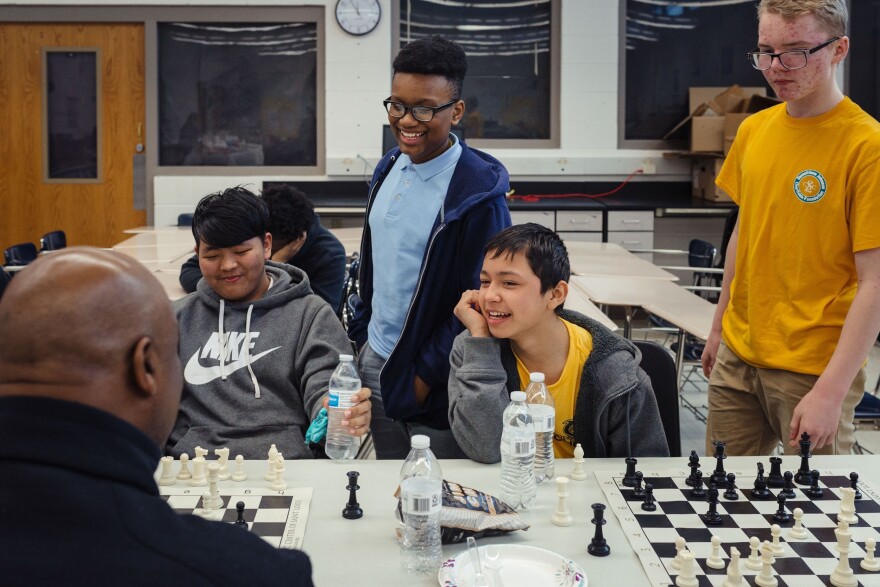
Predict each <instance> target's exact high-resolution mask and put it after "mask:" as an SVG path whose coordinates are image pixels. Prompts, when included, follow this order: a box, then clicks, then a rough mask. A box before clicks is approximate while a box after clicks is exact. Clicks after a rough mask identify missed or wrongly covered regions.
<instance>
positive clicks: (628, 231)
mask: <svg viewBox="0 0 880 587" xmlns="http://www.w3.org/2000/svg"><path fill="white" fill-rule="evenodd" d="M608 242H609V243H617V244H618V245H620V246H622V247H623V248H624V249H627V250H633V249H652V248H654V212H653V211H650V210H643V211H642V210H640V211H630V210H625V211H624V210H617V211H613V210H612V211H609V212H608ZM637 255H638V256H639V257H642V258H643V259H645V260H646V261H650V262H652V263H653V262H654V255H653V254H652V253H637Z"/></svg>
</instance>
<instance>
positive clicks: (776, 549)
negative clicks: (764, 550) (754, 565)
mask: <svg viewBox="0 0 880 587" xmlns="http://www.w3.org/2000/svg"><path fill="white" fill-rule="evenodd" d="M770 536H772V537H773V540H771V541H770V552H772V553H773V556H782V555H783V554H785V547H783V546H782V544H780V543H779V538H780V537H782V528H780V527H779V524H773V525H772V526H770Z"/></svg>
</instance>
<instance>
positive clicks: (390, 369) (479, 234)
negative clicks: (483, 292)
mask: <svg viewBox="0 0 880 587" xmlns="http://www.w3.org/2000/svg"><path fill="white" fill-rule="evenodd" d="M399 156H400V149H397V148H395V149H392V150H391V151H390V152H389V153H388V154H386V155H385V157H383V158H382V160H381V161H380V162H379V164H378V165H377V166H376V171H375V172H374V173H373V179H372V182H371V185H370V199H369V202H368V203H367V215H366V219H365V222H364V236H363V240H362V241H361V255H360V259H361V266H360V274H359V277H358V280H359V288H360V297H361V303H360V305H359V306H358V307H356V308H355V315H354V317H353V318H352V320H351V323H350V324H349V336H350V337H351V338H352V340H354V341H355V342H356V344H357V346H358V348H360V347H361V346H362V345H363V344H364V343H365V342H366V341H367V324H368V323H369V321H370V315H371V313H372V304H371V301H372V297H373V255H372V245H371V241H370V238H371V237H370V222H369V218H370V210H371V209H372V207H373V202H374V200H375V198H376V194H377V193H378V191H379V186H380V185H382V182H383V181H384V179H385V177H386V176H387V175H388V172H389V171H390V170H391V168H392V167H393V166H394V162H395V161H396V160H397V158H398V157H399ZM509 189H510V177H509V176H508V174H507V170H506V169H505V168H504V165H502V164H501V162H499V161H498V160H496V159H495V158H493V157H492V156H491V155H488V154H486V153H483V152H482V151H477V150H476V149H470V148H468V146H467V144H465V143H464V142H462V143H461V157H460V158H459V160H458V163H457V164H456V166H455V171H454V172H453V174H452V179H451V180H450V182H449V189H448V191H447V192H446V198H445V200H444V201H443V206H442V207H441V209H440V214H439V215H438V216H437V219H436V220H435V221H434V227H433V228H432V229H431V237H430V238H429V239H428V246H427V249H426V250H425V255H424V257H423V258H422V267H421V273H420V275H419V280H418V283H417V285H416V291H415V293H414V294H413V299H412V302H411V303H410V306H409V309H408V311H407V315H406V320H405V322H404V325H403V331H402V332H401V333H400V339H399V340H398V341H397V344H396V345H395V346H394V350H392V351H391V356H389V357H388V361H387V363H385V367H384V368H383V369H382V372H381V374H380V376H379V383H380V385H381V389H382V402H383V404H384V406H385V414H386V415H387V416H388V417H389V418H392V419H395V420H410V421H416V422H421V423H424V424H426V425H428V426H431V427H433V428H438V429H448V428H449V419H448V416H447V413H448V408H449V397H448V395H447V392H446V386H447V384H448V380H449V351H450V350H452V341H453V340H454V339H455V337H456V335H457V334H458V333H459V332H461V331H462V329H463V326H462V325H461V322H459V321H458V319H457V318H456V317H455V315H454V314H453V309H454V308H455V305H456V304H457V303H458V300H459V299H461V293H462V292H463V291H464V290H467V289H476V288H477V287H479V283H480V270H481V269H482V266H483V247H484V246H485V245H486V243H487V242H488V241H489V239H490V238H491V237H492V236H494V235H495V233H497V232H498V231H500V230H503V229H505V228H507V227H508V226H510V212H509V211H508V209H507V200H506V197H505V194H506V193H507V192H508V191H509ZM402 303H406V301H403V302H402ZM416 374H418V376H419V377H421V378H422V379H423V380H424V381H425V383H427V384H428V386H429V387H430V388H431V394H430V395H429V396H428V399H427V401H426V403H425V406H424V407H422V408H420V407H419V405H418V404H417V402H416V399H415V392H414V380H415V375H416Z"/></svg>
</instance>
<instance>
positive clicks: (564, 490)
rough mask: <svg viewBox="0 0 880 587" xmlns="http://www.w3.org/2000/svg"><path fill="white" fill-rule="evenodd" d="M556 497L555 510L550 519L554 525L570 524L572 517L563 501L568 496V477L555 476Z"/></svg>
mask: <svg viewBox="0 0 880 587" xmlns="http://www.w3.org/2000/svg"><path fill="white" fill-rule="evenodd" d="M556 498H557V500H556V511H555V512H553V517H552V518H551V519H550V521H551V522H553V524H554V525H556V526H571V523H572V521H573V520H574V518H572V515H571V512H570V511H569V510H568V504H567V503H566V501H565V500H566V499H567V498H568V477H557V478H556Z"/></svg>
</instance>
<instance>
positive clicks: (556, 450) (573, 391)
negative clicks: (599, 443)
mask: <svg viewBox="0 0 880 587" xmlns="http://www.w3.org/2000/svg"><path fill="white" fill-rule="evenodd" d="M562 323H563V324H565V328H566V330H567V331H568V357H567V358H566V359H565V367H563V368H562V374H561V375H560V376H559V379H558V380H557V381H556V382H555V383H553V384H552V385H549V384H548V385H547V390H548V391H549V392H550V395H551V396H553V402H554V403H555V404H556V424H555V426H556V428H555V430H554V431H553V455H554V456H555V457H556V458H559V459H565V458H568V459H570V458H571V457H573V456H574V446H575V442H574V407H575V402H576V401H577V395H578V390H579V389H580V387H581V375H582V374H583V372H584V363H586V362H587V359H588V358H589V356H590V353H591V352H593V336H592V335H591V334H590V333H589V332H588V331H587V330H586V329H584V328H581V327H580V326H578V325H577V324H572V323H571V322H569V321H567V320H562ZM514 356H516V353H514ZM516 370H517V372H518V373H519V380H520V385H522V389H523V390H525V389H526V387H527V386H528V385H529V370H528V369H527V368H526V366H525V365H523V364H522V361H520V360H519V357H516ZM510 391H516V390H510Z"/></svg>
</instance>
